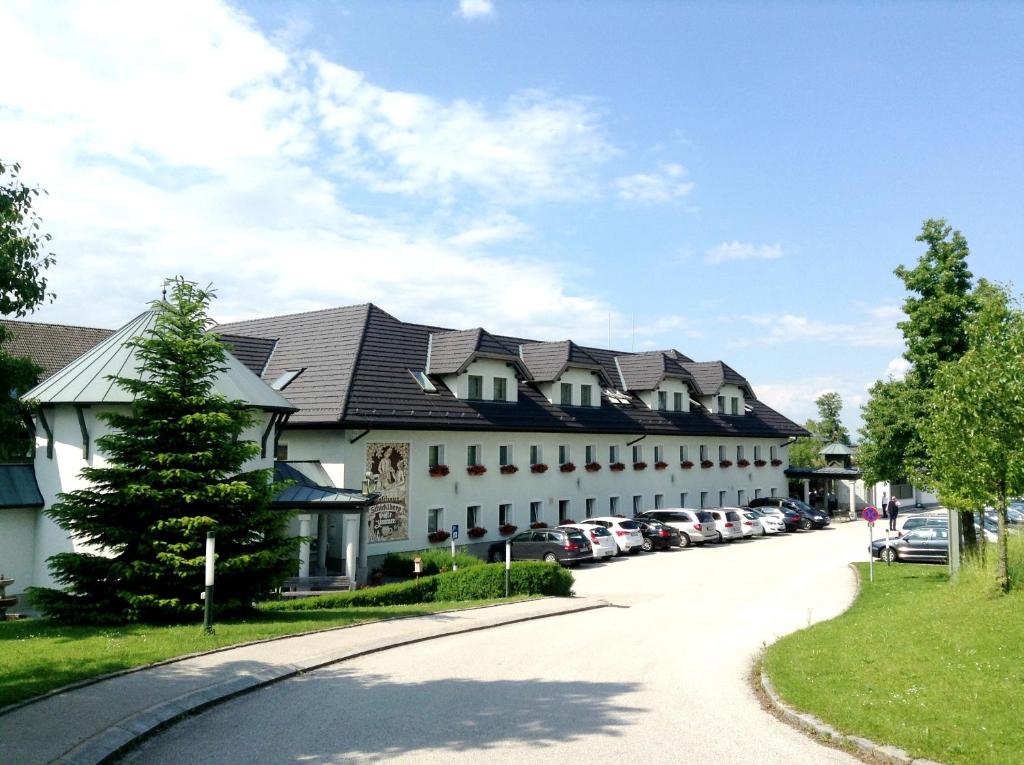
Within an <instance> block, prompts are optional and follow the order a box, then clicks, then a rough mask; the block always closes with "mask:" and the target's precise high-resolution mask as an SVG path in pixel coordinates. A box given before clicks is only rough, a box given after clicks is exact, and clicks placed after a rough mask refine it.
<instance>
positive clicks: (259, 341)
mask: <svg viewBox="0 0 1024 765" xmlns="http://www.w3.org/2000/svg"><path fill="white" fill-rule="evenodd" d="M214 331H215V332H216V330H214ZM217 336H218V337H219V338H220V341H221V342H222V343H224V344H225V345H226V346H227V348H228V350H229V351H230V352H231V355H232V356H234V357H235V358H236V359H238V360H239V361H241V362H242V363H243V364H245V366H247V367H248V368H249V370H250V371H251V372H253V373H254V374H257V375H262V374H263V370H264V369H266V368H267V362H268V361H270V356H271V354H272V353H273V352H274V346H275V345H276V344H277V340H276V339H271V338H266V337H246V336H245V335H231V334H228V333H226V332H218V333H217Z"/></svg>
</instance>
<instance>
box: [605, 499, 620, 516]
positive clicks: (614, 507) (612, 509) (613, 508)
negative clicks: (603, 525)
mask: <svg viewBox="0 0 1024 765" xmlns="http://www.w3.org/2000/svg"><path fill="white" fill-rule="evenodd" d="M618 512H619V498H618V497H608V514H609V515H616V514H618Z"/></svg>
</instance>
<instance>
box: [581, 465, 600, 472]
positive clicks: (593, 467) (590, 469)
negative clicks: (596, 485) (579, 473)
mask: <svg viewBox="0 0 1024 765" xmlns="http://www.w3.org/2000/svg"><path fill="white" fill-rule="evenodd" d="M583 469H584V470H586V471H587V472H588V473H596V472H597V471H598V470H600V469H601V463H600V462H588V463H587V464H586V465H584V466H583Z"/></svg>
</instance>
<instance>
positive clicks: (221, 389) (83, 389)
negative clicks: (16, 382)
mask: <svg viewBox="0 0 1024 765" xmlns="http://www.w3.org/2000/svg"><path fill="white" fill-rule="evenodd" d="M158 315H159V310H158V309H155V308H154V309H150V310H148V311H144V312H143V313H140V314H139V315H138V316H136V317H135V318H134V319H132V320H131V321H130V322H128V323H127V324H125V325H124V326H123V327H121V329H119V330H117V331H116V332H115V333H114V334H112V335H110V337H108V338H107V339H106V340H104V341H103V342H101V343H99V344H98V345H96V346H94V347H93V348H92V349H90V350H89V351H87V352H86V353H85V354H83V355H82V356H79V357H78V358H77V359H75V360H74V361H72V362H71V363H70V364H68V365H67V366H66V367H64V368H63V369H61V370H60V371H59V372H57V373H56V374H54V375H53V376H52V377H50V378H49V379H47V380H46V381H44V382H42V383H40V384H39V385H37V386H36V387H35V388H33V389H32V390H30V391H29V392H28V393H26V394H25V395H24V396H22V398H23V399H26V400H28V399H35V400H37V401H38V402H39V404H40V405H42V406H47V405H54V404H130V403H131V402H132V401H133V396H132V394H131V393H130V392H128V391H127V390H125V389H124V388H122V387H121V386H120V385H118V384H117V383H116V382H114V381H113V380H112V379H110V378H111V377H112V376H120V377H135V378H139V379H141V376H140V374H139V371H138V366H139V362H138V360H137V358H136V356H137V354H136V349H135V348H134V347H132V346H131V345H129V344H128V343H129V341H130V340H132V339H134V338H136V337H140V336H142V335H144V334H145V333H147V332H149V331H151V330H152V329H153V327H154V326H155V324H156V319H157V316H158ZM224 366H225V370H224V371H223V372H220V373H219V374H218V375H217V376H216V378H215V379H214V382H213V392H214V393H218V394H220V395H222V396H224V397H225V398H227V399H229V400H232V401H234V400H242V401H245V402H246V403H248V404H250V405H252V406H255V407H259V408H261V409H267V410H271V411H282V412H292V411H295V408H296V407H295V406H293V405H292V404H291V403H290V402H289V401H288V400H287V399H286V398H284V397H283V396H282V395H281V394H279V393H277V392H276V391H274V390H271V388H270V386H268V385H267V384H266V383H265V382H263V380H261V379H260V378H259V377H258V376H256V375H255V374H253V373H252V372H251V371H250V370H249V369H248V368H247V367H246V366H245V365H244V364H242V362H240V361H239V360H238V359H236V358H235V357H234V356H233V355H232V354H231V353H225V355H224Z"/></svg>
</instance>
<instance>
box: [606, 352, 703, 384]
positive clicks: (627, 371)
mask: <svg viewBox="0 0 1024 765" xmlns="http://www.w3.org/2000/svg"><path fill="white" fill-rule="evenodd" d="M615 364H616V366H617V367H618V370H619V375H620V376H621V379H622V389H623V390H630V391H645V390H654V389H655V388H657V387H658V385H660V384H661V381H662V380H664V379H665V378H667V377H671V378H675V379H677V380H682V381H683V382H685V383H687V384H688V385H689V386H690V387H695V386H694V381H693V375H691V374H690V373H689V372H688V371H687V370H686V369H685V368H683V367H682V366H680V364H679V362H678V361H676V360H675V359H674V358H672V357H671V356H669V355H668V354H667V353H665V352H664V351H648V352H644V353H630V354H626V355H622V356H616V357H615Z"/></svg>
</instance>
